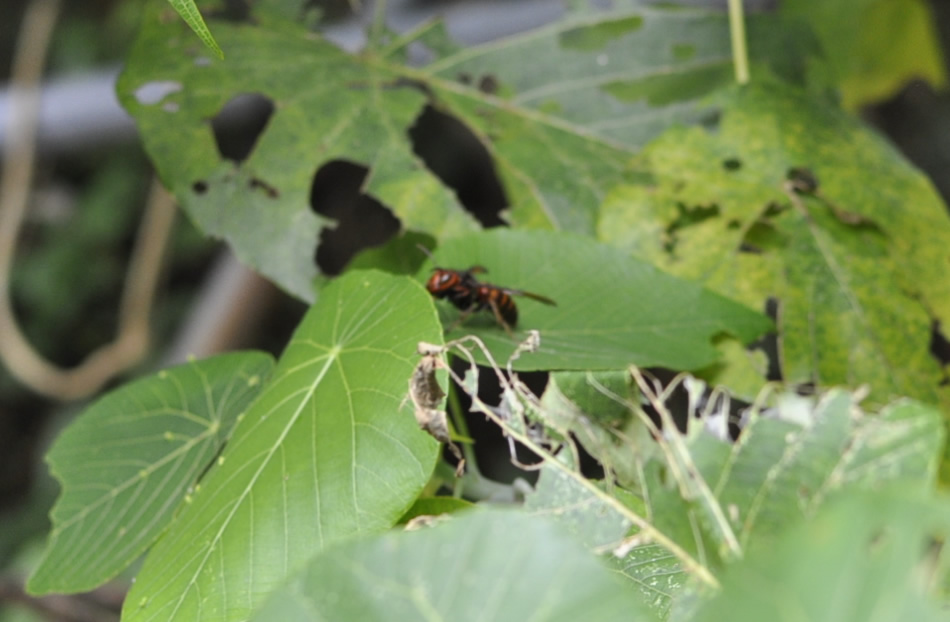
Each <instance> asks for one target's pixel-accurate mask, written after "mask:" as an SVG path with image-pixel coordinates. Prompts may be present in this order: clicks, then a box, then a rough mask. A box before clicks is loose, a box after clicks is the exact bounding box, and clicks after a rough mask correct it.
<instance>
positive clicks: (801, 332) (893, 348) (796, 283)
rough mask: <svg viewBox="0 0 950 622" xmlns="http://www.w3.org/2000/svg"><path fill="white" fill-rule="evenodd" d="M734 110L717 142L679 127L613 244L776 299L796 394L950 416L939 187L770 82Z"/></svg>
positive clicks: (750, 294) (610, 224)
mask: <svg viewBox="0 0 950 622" xmlns="http://www.w3.org/2000/svg"><path fill="white" fill-rule="evenodd" d="M725 101H726V112H725V114H724V116H723V118H722V123H721V126H720V130H719V131H718V132H716V133H715V134H709V133H707V132H705V131H703V130H700V129H680V130H673V131H671V132H670V133H669V134H666V135H664V136H663V137H662V138H661V139H659V140H658V141H657V142H656V143H655V144H653V145H652V146H651V147H650V148H649V149H648V150H647V151H646V153H645V154H644V156H643V164H644V165H646V166H648V167H649V168H651V169H652V170H654V171H655V172H656V175H657V177H656V180H655V183H654V184H652V185H649V186H627V187H626V188H618V189H617V190H616V191H615V193H614V195H613V196H612V198H611V199H610V200H609V201H607V202H606V204H605V207H604V210H603V213H602V218H601V227H600V237H601V238H602V239H604V240H606V241H608V242H610V243H613V244H616V245H619V246H621V247H622V248H627V249H629V250H630V251H632V252H635V253H636V254H638V255H640V256H643V257H645V258H648V259H649V260H650V261H652V262H654V263H656V264H657V265H660V266H662V267H664V268H665V269H667V270H669V271H671V272H673V273H674V274H677V275H680V276H684V277H686V278H690V279H695V280H698V281H700V282H703V283H705V284H706V285H707V286H708V287H710V288H711V289H713V290H715V291H717V292H719V293H721V294H723V295H725V296H729V297H730V298H734V299H736V300H739V301H742V302H744V303H745V304H748V305H749V306H751V307H753V308H759V309H761V308H763V307H764V306H765V305H766V302H767V301H768V300H769V299H775V300H776V302H777V326H778V330H779V333H778V348H777V356H778V357H779V360H778V362H779V364H780V365H779V366H780V369H779V370H778V371H779V372H780V373H781V376H782V378H783V379H784V380H785V381H787V382H789V383H793V384H801V383H816V384H818V385H821V386H830V385H835V384H848V385H851V386H858V385H861V384H867V385H869V387H870V390H871V399H872V401H873V402H874V403H877V404H881V403H884V402H886V401H888V400H890V399H893V398H894V397H897V396H901V395H908V396H911V397H914V398H916V399H920V400H924V401H927V402H930V403H940V404H943V405H945V406H950V389H948V387H947V386H945V383H943V385H942V384H941V380H942V379H943V378H944V373H943V371H942V370H941V369H940V365H939V364H938V362H937V361H936V360H935V359H934V358H933V357H932V356H931V354H930V352H929V349H930V341H931V325H932V324H933V323H934V322H939V323H940V324H941V325H943V326H946V325H950V280H948V279H947V278H946V266H947V265H948V261H950V253H948V250H947V249H948V248H950V219H948V218H947V214H946V210H945V208H944V206H943V205H942V203H941V201H940V199H939V197H938V196H937V194H936V193H935V192H934V189H933V187H932V186H931V184H930V183H929V182H928V181H927V179H926V178H925V177H924V176H923V175H922V174H921V173H920V172H918V171H916V170H914V169H913V168H912V167H911V166H910V165H909V164H908V163H907V162H906V161H904V160H903V159H902V158H901V157H900V156H899V155H898V154H897V153H896V152H895V151H894V149H893V148H892V147H890V146H889V145H888V144H886V143H885V142H884V141H883V140H881V139H880V138H879V137H878V136H876V135H874V134H873V133H871V132H870V131H868V130H867V129H865V128H863V127H862V126H861V125H860V124H859V123H858V122H857V121H855V120H853V119H852V118H850V117H848V116H846V115H844V114H843V113H841V112H840V111H838V110H835V109H832V108H829V107H827V106H825V105H822V104H821V103H818V102H815V101H814V100H811V99H809V98H808V97H807V96H806V95H805V94H804V93H802V92H800V91H798V90H796V89H792V88H789V87H785V86H782V85H780V84H777V83H767V84H762V85H756V86H751V87H747V88H742V89H736V90H735V91H734V92H732V93H730V94H729V95H728V96H726V97H725ZM789 173H791V174H792V177H795V179H793V180H789V179H787V175H788V174H789ZM809 176H812V177H817V187H813V188H809V187H808V186H809V184H810V183H811V185H812V186H814V183H812V182H814V181H815V180H814V179H808V178H809ZM792 185H797V186H798V190H794V189H792V188H791V186H792ZM737 354H738V353H737ZM739 356H742V355H741V354H739ZM732 360H735V358H733V359H732ZM727 369H729V368H727ZM749 369H750V370H751V369H752V367H751V366H750V368H749ZM764 372H765V370H764V369H762V368H759V373H760V374H764ZM717 380H722V379H721V378H720V379H717ZM761 381H762V376H761V375H759V376H758V377H755V378H753V380H752V381H751V382H747V383H746V386H757V385H760V384H761ZM730 384H733V385H734V386H735V385H737V383H733V382H731V381H730ZM745 397H751V395H750V394H747V395H745Z"/></svg>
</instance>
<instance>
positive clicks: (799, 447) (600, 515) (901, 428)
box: [526, 390, 944, 616]
mask: <svg viewBox="0 0 950 622" xmlns="http://www.w3.org/2000/svg"><path fill="white" fill-rule="evenodd" d="M542 414H545V413H544V412H543V411H542ZM673 435H676V436H675V437H674V436H673ZM943 436H944V433H943V426H942V423H941V417H940V413H939V412H937V411H936V410H934V409H932V408H930V407H927V406H924V405H922V404H919V403H916V402H910V401H901V402H897V403H895V404H893V405H891V406H888V407H886V408H885V409H884V410H882V411H881V412H880V413H879V414H875V415H865V414H864V413H862V412H861V411H859V410H858V408H857V405H856V403H855V401H854V396H852V395H851V394H849V393H847V392H844V391H840V390H836V391H831V392H829V393H828V394H826V395H824V396H822V397H821V398H820V399H807V398H801V397H797V396H784V397H781V398H780V399H779V400H777V403H776V405H775V406H774V407H773V408H772V409H770V410H769V411H767V414H766V415H761V416H753V417H752V419H751V421H750V423H749V425H748V426H747V427H746V429H745V430H744V431H743V433H742V435H741V436H740V438H739V440H738V441H737V442H736V443H734V444H730V443H728V442H725V441H723V440H720V439H719V438H717V437H716V436H714V435H713V434H711V433H709V432H708V431H707V430H706V429H705V427H704V426H703V425H695V424H694V425H692V426H690V429H689V432H688V433H687V434H686V435H683V436H679V435H678V433H676V432H675V431H673V432H671V431H669V430H665V431H664V433H663V438H661V439H660V443H661V447H660V448H661V451H657V449H656V448H654V449H652V450H650V451H638V447H636V446H633V445H631V447H630V451H634V452H637V460H638V461H640V466H639V473H640V477H641V479H640V485H639V487H637V488H632V489H631V491H632V492H633V493H634V494H635V495H636V499H637V501H636V502H631V501H630V500H629V495H628V494H627V491H626V490H625V489H623V488H620V487H617V486H616V485H614V486H613V488H612V490H613V491H614V494H615V496H617V497H618V498H619V499H621V500H623V501H624V503H626V504H627V505H628V506H630V507H635V508H637V511H638V513H639V514H640V515H641V516H644V517H645V518H647V520H648V521H649V522H650V524H651V525H653V527H655V528H656V529H657V530H659V531H660V532H661V533H663V534H665V535H666V536H667V537H669V538H671V540H672V541H673V542H675V543H676V544H677V545H678V546H680V547H681V548H682V549H683V550H684V551H686V553H688V554H689V555H691V556H692V557H693V558H695V559H696V560H699V561H700V562H701V563H702V564H703V566H704V567H706V568H707V569H709V570H710V571H713V572H714V573H715V574H718V573H719V571H720V569H721V568H722V567H723V566H724V565H725V564H727V563H734V562H735V560H736V559H738V558H739V556H738V555H737V554H736V551H744V550H747V549H749V548H754V547H757V546H758V547H763V546H765V545H766V544H767V543H769V542H772V539H774V538H775V537H776V536H777V535H778V534H780V533H781V531H782V530H783V529H784V528H786V527H787V526H788V525H790V524H792V523H794V522H795V521H796V520H798V519H800V518H810V517H812V516H814V515H815V514H816V513H817V512H818V511H819V510H820V509H821V508H822V507H823V506H824V505H825V504H826V503H827V502H828V501H829V500H830V499H833V498H835V497H836V496H838V495H839V494H841V493H842V492H844V491H849V490H855V489H864V490H874V489H877V488H880V486H881V485H882V484H884V483H887V482H903V486H904V487H905V488H907V487H917V488H920V489H921V490H926V489H930V488H932V487H933V485H934V482H935V474H936V467H937V463H938V457H939V454H940V451H941V446H942V443H943ZM674 440H677V441H682V443H683V446H684V447H685V451H684V452H681V453H678V452H677V451H676V449H675V447H673V445H675V443H674V442H673V441H674ZM594 457H595V458H599V457H600V456H599V455H598V454H597V453H595V454H594ZM607 490H611V488H607ZM526 505H527V507H529V508H531V509H532V510H533V511H535V512H538V513H543V514H548V515H551V516H553V517H555V518H557V519H558V520H559V521H562V522H563V523H564V524H565V525H567V526H568V527H569V528H570V529H571V530H572V531H575V532H577V533H578V535H579V537H580V538H581V539H582V540H584V541H585V542H586V543H587V544H588V546H590V547H592V548H594V549H596V550H600V551H605V550H606V551H613V552H614V554H615V556H617V559H615V561H614V563H615V564H616V567H617V569H618V571H619V572H621V574H623V575H625V576H627V577H628V578H629V579H630V580H631V581H632V582H633V583H634V584H636V585H637V586H638V588H639V589H640V590H641V591H642V592H643V594H644V597H645V598H647V600H648V602H650V603H651V604H652V605H653V606H654V607H655V608H656V609H657V610H658V612H659V613H660V614H662V615H663V616H666V615H667V614H668V612H669V611H670V609H671V608H672V607H674V606H676V605H677V603H678V601H679V600H680V599H686V598H687V595H688V594H693V596H695V594H694V593H693V589H694V587H693V584H692V581H691V579H690V573H688V572H687V571H686V570H684V568H683V567H682V565H681V563H680V561H679V560H678V559H677V557H674V556H673V555H671V554H670V553H669V551H667V550H665V549H664V548H663V547H662V546H659V545H658V544H657V543H656V542H653V541H651V539H650V538H648V537H644V536H640V537H638V536H637V533H636V531H635V530H634V533H632V534H626V533H625V528H626V527H627V525H626V524H625V523H624V521H623V517H622V516H621V515H619V514H618V513H617V512H616V511H614V510H613V509H612V508H610V507H609V506H607V505H606V504H604V503H603V502H602V501H601V500H599V499H598V498H597V497H595V496H594V495H593V494H592V493H591V491H590V490H587V489H585V488H584V487H582V486H581V485H579V484H578V482H577V480H575V479H574V478H569V477H564V476H563V475H561V473H560V472H559V471H558V470H557V469H554V468H551V467H550V466H547V467H545V469H544V470H543V471H542V474H541V480H540V481H539V484H538V487H537V490H536V491H535V493H534V494H533V495H532V496H530V497H529V498H528V499H527V500H526ZM625 535H626V536H627V539H626V540H624V536H625ZM730 540H731V542H732V545H730ZM736 544H737V545H738V546H734V545H736ZM730 546H732V549H730ZM690 598H691V596H690Z"/></svg>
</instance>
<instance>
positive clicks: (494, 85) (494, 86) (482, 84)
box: [478, 74, 499, 95]
mask: <svg viewBox="0 0 950 622" xmlns="http://www.w3.org/2000/svg"><path fill="white" fill-rule="evenodd" d="M498 86H499V84H498V78H496V77H495V76H493V75H491V74H485V75H484V76H482V77H481V78H479V79H478V90H479V91H481V92H482V93H485V94H487V95H494V94H495V93H497V92H498Z"/></svg>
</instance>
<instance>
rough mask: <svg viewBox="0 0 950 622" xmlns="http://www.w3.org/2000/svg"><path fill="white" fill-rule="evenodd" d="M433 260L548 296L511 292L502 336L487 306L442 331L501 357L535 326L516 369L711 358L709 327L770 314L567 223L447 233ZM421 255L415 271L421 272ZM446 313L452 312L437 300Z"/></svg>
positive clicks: (747, 337)
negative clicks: (470, 337) (535, 341)
mask: <svg viewBox="0 0 950 622" xmlns="http://www.w3.org/2000/svg"><path fill="white" fill-rule="evenodd" d="M434 262H435V263H436V265H438V266H442V267H446V268H454V269H466V268H468V267H470V266H475V265H479V266H482V267H484V268H486V269H487V270H488V273H487V274H484V275H481V274H479V275H478V278H479V280H481V281H483V282H489V283H493V284H496V285H499V286H504V287H509V288H515V289H523V290H530V291H532V292H534V293H537V294H541V295H544V296H547V297H549V298H552V299H554V301H555V302H556V303H557V306H549V305H545V304H542V303H540V302H537V301H535V300H532V299H530V298H524V297H519V296H516V297H515V300H516V304H517V306H518V312H519V320H518V325H517V328H518V329H519V330H518V331H517V332H516V333H515V334H514V335H513V336H512V337H509V336H508V335H507V334H506V332H505V331H504V330H503V328H502V327H501V326H500V325H498V323H497V322H496V321H495V319H494V316H493V315H492V313H491V312H490V310H485V311H482V312H480V313H478V314H475V315H474V316H472V317H470V318H468V319H467V320H466V321H465V322H464V323H463V324H461V325H458V326H457V327H455V329H454V330H453V331H452V332H451V333H449V335H448V337H449V338H451V337H458V336H462V335H465V334H475V335H477V336H479V337H480V338H481V339H482V340H483V341H484V342H485V343H486V344H488V345H489V346H490V347H491V349H492V352H493V354H494V356H495V357H496V359H497V360H498V361H500V362H502V363H503V362H504V361H505V360H506V358H507V357H508V355H509V354H510V353H511V352H512V350H513V349H514V347H515V345H516V344H517V342H518V341H519V340H520V339H522V338H524V336H525V333H524V331H525V330H527V329H537V330H539V331H541V349H540V350H539V351H538V352H535V353H532V354H530V355H525V356H522V357H521V358H519V359H518V360H517V361H516V362H515V367H517V368H518V369H622V368H626V367H627V366H628V365H630V364H631V363H635V364H637V365H659V366H664V367H671V368H674V369H697V368H700V367H704V366H706V365H709V364H711V363H713V362H714V361H715V360H716V357H717V353H716V349H715V348H714V347H713V345H712V339H713V337H716V336H718V335H720V334H723V333H728V334H731V335H733V336H735V337H738V338H739V339H740V340H741V341H742V342H748V341H751V340H752V339H754V338H755V337H757V336H759V335H761V334H762V333H763V332H765V331H767V330H768V329H769V328H770V326H771V324H770V322H769V321H768V319H767V318H766V317H765V316H763V315H761V314H759V313H756V312H754V311H751V310H750V309H747V308H745V307H742V306H741V305H738V304H736V303H734V302H732V301H730V300H727V299H725V298H722V297H720V296H717V295H715V294H712V293H711V292H709V291H707V290H704V289H703V288H702V287H699V286H698V285H696V284H695V283H690V282H688V281H683V280H680V279H677V278H674V277H671V276H670V275H668V274H665V273H663V272H661V271H660V270H657V269H656V268H654V267H653V266H652V265H650V264H648V263H645V262H643V261H640V260H637V259H634V258H632V257H630V256H628V255H626V254H624V253H623V252H620V251H618V250H617V249H615V248H612V247H609V246H606V245H604V244H598V243H597V242H595V241H593V240H590V239H587V238H583V237H580V236H577V235H572V234H569V233H555V232H548V231H515V230H507V229H497V230H494V231H490V232H485V233H478V234H473V235H469V236H463V237H460V238H456V239H451V240H448V241H447V242H445V243H444V244H443V245H442V246H440V247H439V248H438V249H437V250H436V252H435V254H434ZM431 266H432V264H431V263H427V264H425V266H424V267H423V270H422V272H420V278H427V277H428V276H429V270H430V269H431ZM442 308H443V310H444V315H445V321H446V323H448V324H449V325H452V324H454V323H455V322H454V321H453V320H454V318H455V317H456V316H457V315H458V314H457V313H456V312H454V310H453V309H452V307H451V305H449V303H448V302H446V303H443V304H442Z"/></svg>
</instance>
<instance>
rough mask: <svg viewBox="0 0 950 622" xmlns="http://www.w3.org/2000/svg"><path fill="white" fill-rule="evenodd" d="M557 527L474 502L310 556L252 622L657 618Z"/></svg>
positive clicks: (569, 620)
mask: <svg viewBox="0 0 950 622" xmlns="http://www.w3.org/2000/svg"><path fill="white" fill-rule="evenodd" d="M653 619H654V617H653V616H652V615H651V614H650V612H649V611H648V610H647V609H646V607H645V606H644V605H643V603H642V601H640V599H639V598H637V595H636V594H634V593H632V592H630V590H628V589H625V587H624V586H623V585H622V584H621V583H620V582H618V581H617V580H616V578H615V577H613V576H611V573H610V572H609V571H608V570H607V568H605V567H604V566H603V565H602V564H600V563H598V562H597V560H596V559H595V558H594V557H593V556H592V555H591V554H590V553H588V552H587V551H585V550H584V549H583V547H581V546H580V545H578V544H577V543H576V542H574V541H572V539H571V538H570V537H569V536H568V535H567V534H566V533H565V532H564V531H562V529H560V528H558V527H557V526H555V525H553V524H551V523H549V522H548V521H545V520H539V519H531V518H528V517H526V516H524V515H522V514H520V513H518V512H513V511H499V510H477V511H472V512H468V513H466V514H465V515H460V516H458V517H455V518H452V519H450V520H448V521H446V522H445V523H444V524H440V525H438V526H436V527H433V528H430V529H424V530H422V531H417V532H413V533H390V534H386V535H385V536H380V537H377V538H374V539H368V540H362V541H358V542H354V543H350V544H347V545H345V546H340V547H336V548H334V549H332V550H330V551H327V552H325V553H322V554H320V555H318V556H316V557H315V558H314V559H313V560H312V561H311V562H310V563H309V564H308V565H307V567H306V568H305V569H304V570H303V571H302V572H300V573H299V574H298V575H297V576H296V577H295V578H294V579H293V580H292V581H291V582H290V583H289V585H287V586H286V587H283V588H281V589H280V590H279V591H278V592H277V594H275V595H274V597H273V598H272V599H270V600H269V601H268V603H267V604H266V605H265V606H264V607H263V608H262V609H261V610H260V611H258V612H257V614H256V615H255V616H254V617H253V620H257V621H260V622H265V621H267V622H269V621H271V620H281V621H282V622H311V621H312V622H317V621H318V620H360V622H375V621H379V622H390V621H393V620H458V621H459V622H466V621H468V620H472V621H474V620H539V621H540V620H543V621H545V622H555V621H564V622H573V621H574V620H598V621H604V622H608V621H612V620H617V621H620V620H630V621H634V622H637V621H640V620H653Z"/></svg>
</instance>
